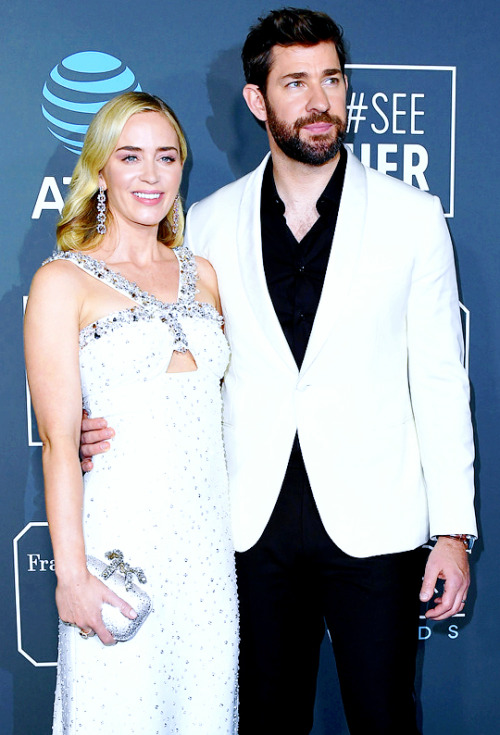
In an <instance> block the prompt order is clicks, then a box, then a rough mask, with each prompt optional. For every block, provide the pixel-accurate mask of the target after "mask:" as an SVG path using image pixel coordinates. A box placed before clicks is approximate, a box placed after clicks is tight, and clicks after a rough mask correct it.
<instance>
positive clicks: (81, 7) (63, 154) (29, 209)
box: [0, 0, 500, 735]
mask: <svg viewBox="0 0 500 735" xmlns="http://www.w3.org/2000/svg"><path fill="white" fill-rule="evenodd" d="M296 4H297V5H300V3H296ZM272 7H277V6H275V5H274V4H272V3H268V2H263V0H258V1H256V0H244V1H243V0H231V1H229V0H191V1H190V2H185V3H173V2H165V0H162V1H160V0H145V2H141V3H139V2H136V1H135V0H122V2H120V3H103V2H96V1H95V0H87V2H75V1H74V0H64V2H63V0H51V2H50V3H47V2H42V3H41V2H38V1H37V0H24V2H20V0H12V2H10V3H9V4H8V5H6V6H5V7H4V8H3V9H2V14H1V15H2V23H1V25H2V43H1V45H0V55H1V59H2V64H1V68H2V76H1V95H2V115H1V119H0V128H1V155H2V181H1V184H0V186H1V188H2V207H1V211H0V216H1V220H2V221H1V230H0V232H1V238H2V247H1V250H0V257H1V268H0V339H1V351H0V354H1V359H2V370H1V383H0V417H1V440H0V452H1V465H0V468H1V473H2V483H1V487H2V490H1V493H2V495H1V497H2V504H1V512H0V545H1V546H0V565H1V566H0V599H1V600H2V606H1V609H2V615H1V625H0V732H1V733H2V734H4V735H13V734H15V735H48V734H49V733H50V732H51V716H52V702H53V691H54V682H55V663H54V662H55V658H56V644H57V640H56V609H55V604H54V601H53V591H54V568H53V562H52V555H51V547H50V541H49V537H48V532H47V527H46V524H45V511H44V501H43V482H42V472H41V449H40V443H39V438H38V434H37V429H36V423H35V421H34V416H33V414H32V410H31V405H30V397H29V393H28V392H27V387H26V382H25V372H24V361H23V351H22V317H23V307H24V301H25V297H26V294H27V293H28V289H29V284H30V281H31V278H32V276H33V273H34V271H35V270H36V269H37V267H38V266H39V265H40V263H41V262H42V260H43V259H44V258H46V257H47V256H48V255H49V254H50V253H51V251H52V249H53V247H54V242H55V239H54V229H55V224H56V221H57V218H58V212H59V210H60V208H61V206H62V201H63V197H64V196H65V193H66V190H67V184H68V182H69V177H70V176H71V172H72V170H73V167H74V165H75V163H76V161H77V156H78V154H79V151H80V149H81V143H82V139H83V135H84V132H85V130H86V127H87V125H88V123H89V121H90V119H91V117H92V115H93V114H94V113H95V112H96V110H97V109H98V108H99V106H100V104H102V103H103V102H104V101H106V100H107V99H110V98H111V97H113V96H114V95H115V94H118V93H120V92H122V91H125V90H133V89H142V90H145V91H148V92H151V93H153V94H157V95H159V96H161V97H162V98H164V99H165V100H166V101H167V102H168V103H169V104H170V105H171V106H172V107H173V108H174V109H175V111H176V112H177V114H178V115H179V118H180V120H181V122H182V124H183V126H184V128H185V131H186V133H187V137H188V142H189V149H190V152H189V159H188V162H187V165H186V167H185V172H184V179H183V185H182V187H183V188H182V192H183V197H184V199H185V202H186V205H189V204H190V203H192V202H194V201H197V200H198V199H200V198H202V197H204V196H206V195H207V194H209V193H211V192H212V191H214V190H215V189H216V188H218V187H220V186H222V185H224V184H226V183H228V182H230V181H232V180H233V179H234V178H236V177H239V176H241V175H243V174H245V173H247V172H248V171H249V170H250V169H252V168H253V167H255V166H256V165H257V164H258V162H259V161H260V160H261V158H262V157H263V155H264V153H265V151H266V148H267V144H266V137H265V134H264V133H263V131H262V130H261V129H260V128H259V127H258V126H257V124H256V123H255V122H254V120H253V119H252V117H251V115H250V113H249V112H248V110H247V109H246V106H245V104H244V102H243V99H242V97H241V91H240V90H241V87H242V85H243V74H242V71H241V64H240V60H239V52H240V48H241V45H242V43H243V40H244V38H245V36H246V33H247V30H248V28H249V26H250V25H251V24H252V23H253V22H254V21H255V20H256V18H257V16H258V15H260V14H262V13H265V12H266V11H268V10H269V9H271V8H272ZM309 7H312V8H314V9H317V10H324V11H326V12H328V13H330V14H331V15H332V17H333V18H334V19H335V20H336V21H337V22H339V23H340V24H341V25H342V26H343V27H344V30H345V34H346V37H347V39H348V41H349V51H350V58H349V62H350V63H349V69H348V75H349V80H350V86H349V93H348V105H349V132H348V137H347V140H348V141H349V145H350V146H351V147H352V148H353V150H354V152H355V153H356V154H357V155H358V156H359V157H360V158H361V160H362V161H363V162H364V163H367V164H369V165H370V166H372V167H374V168H377V169H379V170H381V171H384V172H386V173H387V174H389V175H391V176H395V177H398V178H400V179H403V180H404V181H406V182H408V183H409V184H412V185H413V186H417V187H420V188H422V189H429V190H430V191H432V192H433V193H435V194H438V195H439V197H440V198H441V201H442V204H443V208H444V211H445V212H446V215H447V217H448V224H449V227H450V230H451V233H452V237H453V241H454V245H455V249H456V258H457V265H458V272H459V280H460V293H461V301H462V304H463V323H464V330H465V335H466V344H467V358H466V359H467V365H468V368H469V372H470V378H471V382H472V392H473V413H474V425H475V430H476V439H477V454H478V458H477V510H478V513H479V521H480V533H481V538H480V540H479V542H478V543H477V544H476V548H475V549H474V552H473V555H472V569H473V575H474V576H473V579H474V581H473V586H472V589H471V592H470V594H469V599H468V602H467V606H466V608H465V611H464V613H463V614H461V615H457V616H455V617H454V618H452V619H450V620H448V621H445V622H441V623H427V621H426V620H425V619H422V621H421V627H420V631H419V638H420V651H419V659H418V672H417V691H418V694H419V698H420V702H421V705H420V713H419V716H420V720H421V723H422V728H423V732H424V733H425V735H442V733H443V732H449V733H453V734H454V735H465V733H467V734H468V735H470V734H475V735H496V733H497V732H498V718H499V715H500V706H499V697H498V691H499V687H500V629H499V625H498V616H499V609H500V608H499V598H500V586H499V584H498V572H497V568H498V559H499V557H500V534H499V533H498V529H499V526H500V495H499V493H498V487H499V478H500V472H499V469H500V468H499V457H500V452H499V450H498V437H499V435H500V426H499V417H500V406H499V403H500V396H499V387H498V386H499V385H500V347H499V341H500V329H499V320H500V289H499V283H500V255H499V246H498V231H499V229H500V228H499V217H498V199H499V194H498V175H497V173H498V164H499V157H498V152H497V146H496V143H495V137H494V131H495V129H496V126H497V120H498V116H499V113H500V104H499V102H498V100H499V95H498V83H497V76H498V74H497V70H498V66H499V63H500V52H499V46H500V44H499V41H498V28H499V26H500V9H499V5H498V3H497V2H496V0H476V2H474V3H472V2H468V1H467V0H454V2H436V1H435V0H419V1H418V2H417V1H416V0H413V1H412V0H406V1H404V2H402V1H401V0H382V1H381V2H373V1H372V0H339V1H338V2H336V1H334V0H327V1H325V0H317V2H316V3H314V4H312V5H309ZM57 379H58V376H57V375H54V380H57ZM374 532H376V529H374ZM387 615H391V611H390V610H388V611H387ZM366 625H367V626H370V625H371V622H370V619H367V620H366ZM374 633H375V631H374ZM293 645H294V642H293V640H291V641H290V646H293ZM313 732H314V735H327V734H328V733H333V732H335V733H341V734H344V733H347V728H346V725H345V722H344V718H343V714H342V706H341V704H340V695H339V691H338V682H337V680H336V672H335V667H334V663H333V658H332V656H331V655H330V651H329V649H328V639H327V638H325V642H324V646H323V649H322V659H321V668H320V677H319V682H318V697H317V705H316V717H315V726H314V731H313ZM402 735H404V734H402Z"/></svg>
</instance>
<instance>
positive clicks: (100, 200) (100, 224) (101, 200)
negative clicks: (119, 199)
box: [96, 186, 106, 235]
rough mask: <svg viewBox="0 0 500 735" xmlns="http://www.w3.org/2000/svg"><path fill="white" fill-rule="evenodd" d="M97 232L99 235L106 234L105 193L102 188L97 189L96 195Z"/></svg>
mask: <svg viewBox="0 0 500 735" xmlns="http://www.w3.org/2000/svg"><path fill="white" fill-rule="evenodd" d="M96 229H97V232H98V233H99V235H105V234H106V193H105V191H104V189H103V188H102V186H100V187H99V194H98V195H97V228H96Z"/></svg>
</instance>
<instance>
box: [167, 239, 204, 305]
mask: <svg viewBox="0 0 500 735" xmlns="http://www.w3.org/2000/svg"><path fill="white" fill-rule="evenodd" d="M173 252H174V253H175V254H176V256H177V260H178V261H179V294H178V299H179V302H181V303H192V302H193V301H194V300H195V296H196V294H197V293H199V291H198V289H197V288H196V281H197V280H198V272H197V270H196V261H195V259H194V255H193V253H192V251H191V250H189V248H187V247H186V246H185V245H179V246H178V247H176V248H174V249H173Z"/></svg>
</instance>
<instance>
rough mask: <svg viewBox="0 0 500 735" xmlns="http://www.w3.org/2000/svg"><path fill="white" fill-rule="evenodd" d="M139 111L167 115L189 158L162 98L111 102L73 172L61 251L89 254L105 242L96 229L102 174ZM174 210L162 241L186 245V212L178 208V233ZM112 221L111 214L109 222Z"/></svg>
mask: <svg viewBox="0 0 500 735" xmlns="http://www.w3.org/2000/svg"><path fill="white" fill-rule="evenodd" d="M139 112H159V113H161V114H162V115H165V117H166V118H167V120H168V122H169V123H170V125H171V126H172V127H173V129H174V130H175V132H176V135H177V138H178V140H179V148H180V158H181V163H183V164H184V161H185V160H186V157H187V144H186V138H185V136H184V133H183V131H182V128H181V125H180V123H179V121H178V119H177V116H176V115H175V113H174V111H173V110H172V109H170V107H169V106H168V105H167V104H166V103H165V102H163V100H161V99H160V98H159V97H155V96H154V95H151V94H147V93H146V92H126V93H125V94H121V95H118V96H117V97H114V98H113V99H112V100H110V101H109V102H107V103H106V104H105V105H104V106H103V107H101V109H100V110H99V112H98V113H97V114H96V115H95V117H94V118H93V120H92V122H91V123H90V125H89V129H88V130H87V134H86V136H85V142H84V144H83V149H82V152H81V155H80V158H79V159H78V163H77V164H76V166H75V170H74V171H73V176H72V177H71V183H70V185H69V195H68V197H67V199H66V202H65V204H64V207H63V210H62V214H61V219H60V220H59V222H58V225H57V230H56V233H57V247H58V249H59V250H80V251H88V250H93V249H94V248H96V247H98V245H99V244H100V242H101V240H102V237H103V236H102V235H99V234H98V233H97V230H96V224H97V222H96V220H97V194H98V193H99V172H100V171H101V170H102V169H103V167H104V166H105V165H106V162H107V161H108V159H109V157H110V156H111V154H112V152H113V151H114V149H115V147H116V143H117V142H118V138H119V137H120V135H121V132H122V130H123V128H124V126H125V123H126V122H127V121H128V119H129V118H130V117H132V115H136V114H137V113H139ZM173 210H174V207H173V205H172V207H171V208H170V210H169V212H168V213H167V215H166V217H164V218H163V219H162V221H161V222H160V224H159V225H158V240H159V241H160V242H162V243H163V244H164V245H167V246H168V247H176V246H177V245H180V244H181V243H182V238H183V233H184V213H183V211H182V206H179V207H178V210H179V211H178V217H179V219H178V224H177V232H176V233H175V234H174V232H173V229H172V225H173V217H174V212H173ZM111 218H112V214H111V212H110V211H109V209H108V211H107V219H108V221H109V220H110V219H111Z"/></svg>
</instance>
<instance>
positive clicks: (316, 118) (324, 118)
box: [293, 112, 346, 130]
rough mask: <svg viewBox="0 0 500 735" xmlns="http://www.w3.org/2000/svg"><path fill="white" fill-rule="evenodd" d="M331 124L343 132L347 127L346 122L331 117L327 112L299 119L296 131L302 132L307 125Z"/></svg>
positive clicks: (295, 124) (336, 117) (315, 113)
mask: <svg viewBox="0 0 500 735" xmlns="http://www.w3.org/2000/svg"><path fill="white" fill-rule="evenodd" d="M322 122H325V123H330V124H331V125H336V126H337V127H338V128H340V129H341V130H342V129H343V128H344V127H345V124H346V121H345V120H343V119H342V118H341V117H339V116H338V115H329V114H328V113H327V112H313V113H312V114H311V115H308V116H307V117H299V118H298V120H296V121H295V123H294V126H293V127H294V128H295V130H300V129H301V128H303V127H305V126H306V125H314V124H315V123H322Z"/></svg>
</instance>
